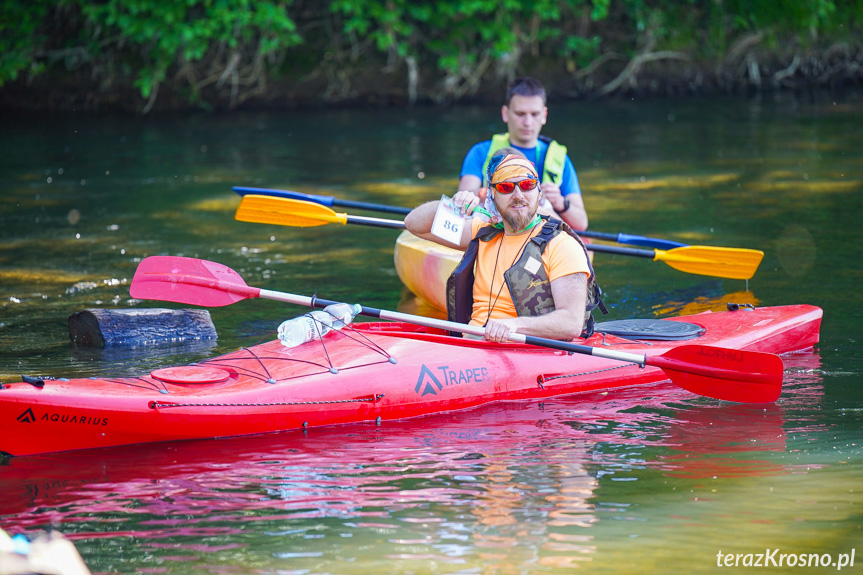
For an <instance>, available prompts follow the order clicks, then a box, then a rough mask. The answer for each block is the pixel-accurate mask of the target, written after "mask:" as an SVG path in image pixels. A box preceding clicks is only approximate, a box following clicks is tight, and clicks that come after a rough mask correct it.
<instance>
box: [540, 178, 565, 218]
mask: <svg viewBox="0 0 863 575" xmlns="http://www.w3.org/2000/svg"><path fill="white" fill-rule="evenodd" d="M540 189H541V190H542V195H543V196H545V199H547V200H548V201H549V202H551V207H552V208H554V211H556V212H558V213H560V212H563V211H564V207H565V204H566V200H565V199H564V197H563V194H561V193H560V186H558V185H557V184H555V183H554V182H543V183H542V184H540Z"/></svg>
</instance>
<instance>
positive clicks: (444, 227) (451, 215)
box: [431, 196, 465, 245]
mask: <svg viewBox="0 0 863 575" xmlns="http://www.w3.org/2000/svg"><path fill="white" fill-rule="evenodd" d="M464 225H465V217H464V216H463V215H462V214H460V213H459V211H458V209H456V207H455V204H454V203H453V201H452V198H448V197H446V196H441V198H440V204H438V208H437V212H435V215H434V222H432V228H431V233H432V234H434V235H435V236H437V237H439V238H441V239H443V240H446V241H448V242H450V243H453V244H456V245H458V244H459V243H461V231H462V229H463V228H464Z"/></svg>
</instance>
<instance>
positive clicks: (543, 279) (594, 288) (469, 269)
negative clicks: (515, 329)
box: [446, 217, 608, 338]
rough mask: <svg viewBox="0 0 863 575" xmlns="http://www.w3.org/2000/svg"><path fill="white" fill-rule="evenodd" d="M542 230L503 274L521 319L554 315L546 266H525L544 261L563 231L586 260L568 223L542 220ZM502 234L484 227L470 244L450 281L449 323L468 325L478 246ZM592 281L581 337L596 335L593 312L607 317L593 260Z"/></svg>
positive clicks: (471, 309)
mask: <svg viewBox="0 0 863 575" xmlns="http://www.w3.org/2000/svg"><path fill="white" fill-rule="evenodd" d="M543 220H544V222H543V226H542V230H541V231H540V232H539V233H538V234H537V235H536V236H534V237H533V238H531V239H530V241H529V242H528V243H527V245H525V248H524V251H523V252H522V254H521V257H520V258H519V259H518V261H517V262H515V264H513V266H512V267H511V268H509V269H508V270H506V271H505V272H504V279H505V281H506V285H507V288H509V293H510V295H511V296H512V301H513V304H514V305H515V309H516V312H517V314H518V315H519V316H539V315H545V314H547V313H549V312H552V311H554V309H555V308H554V297H553V296H552V293H551V282H550V281H549V279H548V274H546V272H545V266H544V265H541V266H539V269H537V270H536V271H535V272H531V271H529V270H528V269H526V267H525V265H526V264H527V263H528V262H529V261H530V258H533V259H534V260H537V261H542V255H543V253H544V252H545V248H546V246H547V245H548V242H550V241H551V240H552V239H553V238H554V237H556V236H557V234H559V233H560V232H561V231H565V232H566V233H568V234H569V235H570V236H572V237H573V238H575V240H576V241H578V243H579V245H580V246H581V247H582V249H584V250H585V256H587V248H585V246H584V242H582V241H581V238H580V237H578V234H576V233H575V231H573V229H572V228H570V227H569V226H568V225H567V224H566V223H564V222H562V221H560V220H558V219H556V218H546V217H543ZM501 233H503V230H502V229H500V228H496V227H493V226H484V227H482V228H480V229H479V231H477V233H476V236H474V238H473V239H472V240H471V241H470V243H469V244H468V247H467V249H466V250H465V253H464V256H463V257H462V259H461V261H460V262H459V264H458V265H457V266H456V268H455V270H454V271H453V273H452V275H450V277H449V279H447V284H446V286H447V319H448V320H449V321H455V322H459V323H468V322H469V321H470V317H471V313H472V311H473V283H474V278H475V276H474V265H475V264H476V258H477V253H478V252H479V242H480V241H484V242H488V241H491V240H492V239H494V238H495V237H497V236H498V235H499V234H501ZM587 265H588V268H589V269H590V277H589V278H588V280H587V305H586V306H585V313H584V325H583V328H582V333H581V337H585V338H586V337H590V336H591V335H592V334H593V326H594V320H593V315H592V314H591V312H592V311H593V310H594V309H595V308H596V307H599V309H600V310H601V311H602V313H604V314H605V313H608V310H607V309H606V307H605V304H603V303H602V290H601V289H600V288H599V285H597V283H596V275H595V273H594V271H593V266H592V265H591V263H590V258H588V259H587Z"/></svg>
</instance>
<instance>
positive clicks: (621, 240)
mask: <svg viewBox="0 0 863 575" xmlns="http://www.w3.org/2000/svg"><path fill="white" fill-rule="evenodd" d="M233 189H234V191H235V192H237V193H238V194H240V195H241V196H245V195H246V194H254V195H258V196H273V197H277V198H287V199H290V200H304V201H307V202H314V203H316V204H321V205H323V206H327V207H330V208H331V207H333V206H339V207H342V208H357V209H360V210H373V211H376V212H387V213H391V214H402V215H407V214H408V213H410V211H411V210H410V208H403V207H401V206H388V205H386V204H372V203H368V202H355V201H352V200H340V199H338V198H335V197H333V196H320V195H317V194H304V193H302V192H292V191H290V190H275V189H272V188H246V187H243V186H234V188H233ZM578 235H580V236H582V237H585V238H593V239H595V240H605V241H608V242H617V243H618V244H629V245H632V246H643V247H648V248H656V249H660V250H670V249H674V248H682V247H683V246H685V245H686V244H682V243H680V242H675V241H672V240H662V239H659V238H650V237H646V236H634V235H630V234H624V233H619V234H609V233H605V232H594V231H591V230H584V231H581V232H578Z"/></svg>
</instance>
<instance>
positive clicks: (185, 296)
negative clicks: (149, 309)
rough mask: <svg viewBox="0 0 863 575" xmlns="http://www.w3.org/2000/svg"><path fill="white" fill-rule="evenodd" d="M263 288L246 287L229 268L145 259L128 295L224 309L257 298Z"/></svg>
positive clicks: (175, 259)
mask: <svg viewBox="0 0 863 575" xmlns="http://www.w3.org/2000/svg"><path fill="white" fill-rule="evenodd" d="M260 292H261V290H260V288H253V287H249V286H247V285H246V282H245V281H243V278H242V277H241V276H240V275H239V274H238V273H237V272H235V271H234V270H232V269H231V268H229V267H228V266H224V265H222V264H218V263H216V262H210V261H207V260H199V259H195V258H181V257H171V256H152V257H149V258H145V259H144V260H143V261H142V262H141V263H140V264H138V269H137V270H136V271H135V277H133V278H132V285H131V286H130V288H129V293H130V294H131V295H132V297H133V298H137V299H153V300H159V301H174V302H178V303H187V304H191V305H200V306H207V307H221V306H225V305H231V304H232V303H236V302H238V301H240V300H244V299H248V298H253V297H258V296H259V294H260Z"/></svg>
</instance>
